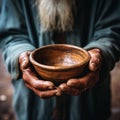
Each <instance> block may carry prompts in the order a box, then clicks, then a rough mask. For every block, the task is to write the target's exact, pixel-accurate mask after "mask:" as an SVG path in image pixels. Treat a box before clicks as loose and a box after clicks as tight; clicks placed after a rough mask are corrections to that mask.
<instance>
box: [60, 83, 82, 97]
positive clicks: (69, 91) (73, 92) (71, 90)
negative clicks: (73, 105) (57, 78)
mask: <svg viewBox="0 0 120 120" xmlns="http://www.w3.org/2000/svg"><path fill="white" fill-rule="evenodd" d="M59 88H60V89H61V91H63V92H64V93H67V94H71V95H74V96H76V95H79V94H80V93H81V92H82V91H81V90H80V89H75V88H71V87H69V86H67V84H66V83H63V84H61V85H60V86H59Z"/></svg>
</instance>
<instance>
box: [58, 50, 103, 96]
mask: <svg viewBox="0 0 120 120" xmlns="http://www.w3.org/2000/svg"><path fill="white" fill-rule="evenodd" d="M88 52H89V54H90V56H91V59H90V61H89V72H88V73H87V74H86V75H85V76H83V77H81V78H73V79H69V80H68V81H67V83H62V84H61V85H60V86H59V88H60V89H61V91H62V92H63V93H67V94H71V95H79V94H81V93H82V92H83V91H86V90H87V89H89V88H92V87H93V86H94V85H95V84H96V83H97V82H98V80H99V72H100V68H101V64H102V57H101V51H100V50H99V49H97V48H95V49H91V50H89V51H88Z"/></svg>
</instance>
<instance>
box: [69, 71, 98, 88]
mask: <svg viewBox="0 0 120 120" xmlns="http://www.w3.org/2000/svg"><path fill="white" fill-rule="evenodd" d="M98 73H99V72H98V71H96V72H89V73H88V74H87V75H86V76H84V77H82V78H79V79H70V80H69V81H68V82H67V85H68V86H70V87H74V88H80V89H88V88H91V87H93V86H94V85H95V83H96V82H97V81H98V80H99V74H98Z"/></svg>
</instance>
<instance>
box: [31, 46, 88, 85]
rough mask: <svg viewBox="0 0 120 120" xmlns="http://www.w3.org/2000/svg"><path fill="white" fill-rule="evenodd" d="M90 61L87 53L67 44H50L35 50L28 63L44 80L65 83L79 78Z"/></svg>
mask: <svg viewBox="0 0 120 120" xmlns="http://www.w3.org/2000/svg"><path fill="white" fill-rule="evenodd" d="M89 60H90V56H89V54H88V52H87V51H86V50H84V49H82V48H80V47H77V46H73V45H68V44H52V45H47V46H43V47H40V48H38V49H35V50H34V51H33V52H32V53H31V54H30V62H31V63H32V65H33V66H34V68H35V70H36V72H37V73H38V74H39V75H40V76H41V77H42V78H43V79H45V80H49V81H53V82H58V83H61V82H66V81H67V80H68V79H70V78H76V77H78V76H80V75H81V74H82V72H83V70H84V69H85V67H86V65H87V64H88V62H89Z"/></svg>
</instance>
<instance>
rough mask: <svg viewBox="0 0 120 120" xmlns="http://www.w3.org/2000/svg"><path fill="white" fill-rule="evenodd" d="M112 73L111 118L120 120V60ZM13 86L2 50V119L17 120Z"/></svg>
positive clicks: (0, 64)
mask: <svg viewBox="0 0 120 120" xmlns="http://www.w3.org/2000/svg"><path fill="white" fill-rule="evenodd" d="M111 75H112V83H111V90H112V102H111V111H112V116H111V118H110V120H120V92H119V91H120V62H118V63H117V64H116V66H115V68H114V69H113V70H112V72H111ZM12 96H13V87H12V85H11V82H10V75H9V74H8V73H7V72H6V69H5V66H4V65H3V61H2V57H1V51H0V120H15V114H14V110H13V108H12Z"/></svg>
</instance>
